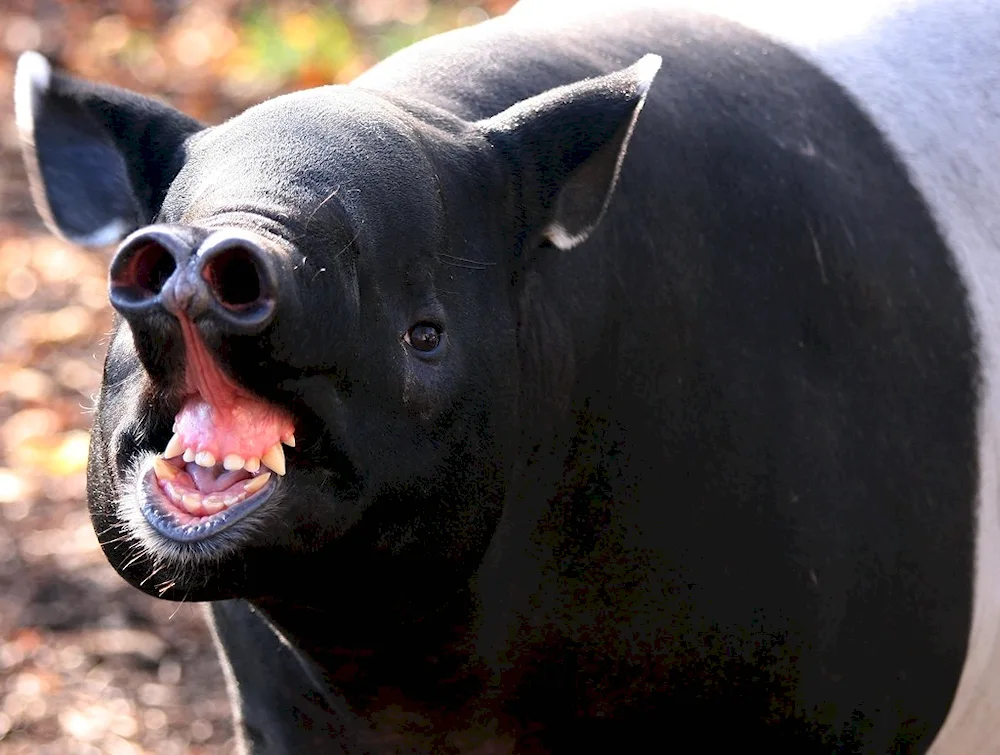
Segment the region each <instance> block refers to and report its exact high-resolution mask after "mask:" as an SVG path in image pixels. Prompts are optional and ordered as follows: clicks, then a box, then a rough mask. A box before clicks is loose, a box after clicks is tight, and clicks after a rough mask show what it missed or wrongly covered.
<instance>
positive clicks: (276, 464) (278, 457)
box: [260, 443, 285, 477]
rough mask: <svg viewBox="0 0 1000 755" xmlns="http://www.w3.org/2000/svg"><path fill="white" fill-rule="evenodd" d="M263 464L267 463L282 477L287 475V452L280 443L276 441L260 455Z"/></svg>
mask: <svg viewBox="0 0 1000 755" xmlns="http://www.w3.org/2000/svg"><path fill="white" fill-rule="evenodd" d="M260 462H261V464H266V465H267V466H269V467H270V468H271V469H273V470H274V471H275V472H277V473H278V475H279V476H280V477H284V475H285V452H284V450H282V448H281V444H280V443H275V444H274V445H273V446H271V447H270V448H269V449H267V451H266V452H265V454H264V455H263V456H261V457H260Z"/></svg>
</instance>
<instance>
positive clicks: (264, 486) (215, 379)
mask: <svg viewBox="0 0 1000 755" xmlns="http://www.w3.org/2000/svg"><path fill="white" fill-rule="evenodd" d="M184 325H188V328H184V327H183V326H184ZM189 327H190V325H189V324H188V323H185V322H184V321H182V328H183V329H184V330H188V329H189ZM191 330H193V329H191ZM184 335H185V345H186V346H187V373H186V374H187V393H188V395H187V398H186V399H185V400H184V402H183V404H182V406H181V409H180V411H179V412H178V413H177V415H176V417H175V418H174V425H173V436H172V437H171V438H170V440H169V442H168V443H167V445H166V447H165V448H164V450H163V452H162V453H161V454H159V455H158V456H155V457H153V459H152V466H151V468H150V469H148V470H147V471H146V473H145V474H144V475H143V476H142V479H141V480H139V484H140V485H141V486H142V488H143V496H142V500H143V504H142V505H141V506H140V509H141V511H142V514H143V516H144V517H145V518H146V520H147V521H148V522H149V524H150V525H152V527H153V528H154V529H155V530H156V531H157V532H159V533H160V534H161V535H163V536H164V537H166V538H169V539H170V540H175V541H179V542H191V541H196V540H202V539H205V538H207V537H210V536H211V535H213V534H215V533H217V532H219V531H221V530H223V529H225V528H227V527H228V526H230V525H231V524H233V523H235V522H236V521H238V520H240V519H242V518H243V517H244V516H246V515H247V514H249V513H250V512H251V511H253V510H255V509H256V508H258V507H259V506H260V504H262V503H263V502H264V501H266V500H267V499H268V498H270V497H271V495H272V494H273V492H274V490H275V489H276V488H277V486H278V479H279V478H281V477H284V475H285V471H286V468H285V467H286V465H285V450H284V447H285V446H287V447H294V446H295V434H294V426H293V423H292V420H291V418H290V417H289V415H288V414H287V413H286V412H285V411H284V410H282V409H280V408H279V407H277V406H275V405H273V404H270V403H268V402H265V401H262V400H261V399H259V398H257V397H255V396H252V395H250V394H249V393H248V392H247V391H246V390H244V389H243V388H242V387H241V386H239V385H237V384H236V383H234V382H233V381H232V380H231V379H230V378H229V377H228V376H227V375H225V374H224V373H223V372H222V371H221V370H220V369H219V367H218V366H217V365H216V363H215V361H214V360H213V359H212V358H211V356H210V355H209V354H208V353H207V351H206V349H205V347H204V346H203V345H202V343H201V339H200V338H198V337H197V334H196V333H194V332H185V333H184Z"/></svg>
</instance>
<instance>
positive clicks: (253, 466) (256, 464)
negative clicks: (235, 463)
mask: <svg viewBox="0 0 1000 755" xmlns="http://www.w3.org/2000/svg"><path fill="white" fill-rule="evenodd" d="M243 468H244V469H245V470H246V471H247V472H249V473H250V474H257V472H259V471H260V459H258V458H257V457H256V456H251V457H250V458H249V459H247V463H246V464H244V465H243Z"/></svg>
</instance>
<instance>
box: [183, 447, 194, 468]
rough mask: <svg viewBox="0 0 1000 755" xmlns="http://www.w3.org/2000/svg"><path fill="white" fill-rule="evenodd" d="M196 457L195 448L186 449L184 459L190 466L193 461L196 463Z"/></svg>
mask: <svg viewBox="0 0 1000 755" xmlns="http://www.w3.org/2000/svg"><path fill="white" fill-rule="evenodd" d="M194 455H195V454H194V449H193V448H185V449H184V456H183V459H184V461H185V462H187V463H188V464H190V463H191V462H192V461H194Z"/></svg>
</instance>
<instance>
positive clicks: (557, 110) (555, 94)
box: [477, 55, 662, 250]
mask: <svg viewBox="0 0 1000 755" xmlns="http://www.w3.org/2000/svg"><path fill="white" fill-rule="evenodd" d="M661 63H662V59H661V58H660V56H659V55H646V56H644V57H643V58H641V59H640V60H639V61H638V62H637V63H635V64H634V65H632V66H630V67H629V68H625V69H623V70H621V71H616V72H614V73H610V74H608V75H606V76H601V77H599V78H594V79H586V80H584V81H579V82H577V83H575V84H570V85H568V86H563V87H558V88H557V89H550V90H549V91H547V92H543V93H542V94H539V95H537V96H535V97H532V98H530V99H527V100H524V101H522V102H519V103H517V104H516V105H513V106H512V107H510V108H508V109H507V110H504V111H503V112H502V113H500V114H499V115H496V116H493V117H492V118H489V119H487V120H485V121H480V122H479V123H478V124H477V125H478V126H479V127H480V128H481V129H483V130H484V132H485V134H486V138H487V139H489V141H490V142H492V143H493V144H494V146H496V147H497V148H498V149H499V150H500V151H501V152H502V153H503V154H504V155H505V156H506V158H507V159H508V160H510V161H511V162H512V163H513V164H514V171H515V173H516V175H517V176H518V180H519V182H520V185H521V197H520V199H521V201H523V202H524V203H525V212H526V215H527V219H528V222H529V224H531V226H532V229H531V230H532V231H533V232H534V233H535V234H537V236H536V238H539V239H541V240H548V241H549V242H551V243H552V244H553V245H554V246H556V247H558V248H559V249H564V250H565V249H572V248H573V247H574V246H576V245H577V244H580V243H582V242H583V241H584V240H586V238H587V237H588V236H589V235H590V233H591V232H592V231H593V230H594V228H596V227H597V224H598V223H599V222H600V221H601V218H602V217H603V215H604V211H605V210H606V209H607V206H608V203H609V202H610V201H611V195H612V192H613V191H614V188H615V184H616V183H617V181H618V172H619V170H620V169H621V164H622V160H623V159H624V158H625V152H626V151H627V149H628V143H629V139H630V138H631V136H632V130H633V129H634V128H635V123H636V120H637V119H638V117H639V112H640V111H641V110H642V106H643V104H644V103H645V101H646V95H647V94H648V93H649V88H650V85H651V84H652V83H653V78H654V77H655V76H656V72H657V71H658V70H659V69H660V64H661Z"/></svg>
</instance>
